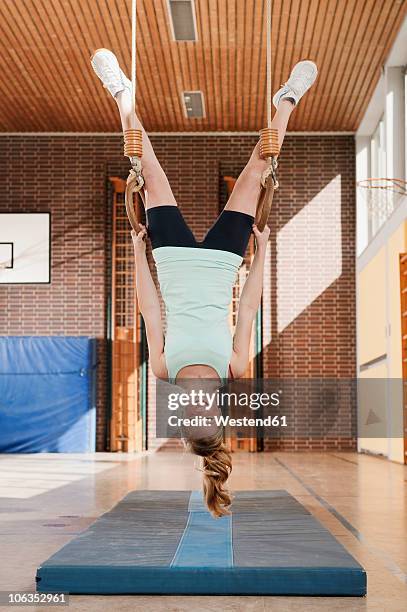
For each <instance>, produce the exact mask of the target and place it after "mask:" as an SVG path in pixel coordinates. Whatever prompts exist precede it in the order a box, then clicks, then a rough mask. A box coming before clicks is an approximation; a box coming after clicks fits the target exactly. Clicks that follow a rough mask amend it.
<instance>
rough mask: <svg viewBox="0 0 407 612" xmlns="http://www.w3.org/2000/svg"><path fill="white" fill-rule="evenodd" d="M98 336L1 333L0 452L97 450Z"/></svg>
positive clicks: (76, 451) (74, 451)
mask: <svg viewBox="0 0 407 612" xmlns="http://www.w3.org/2000/svg"><path fill="white" fill-rule="evenodd" d="M96 367H97V365H96V340H95V339H94V338H88V337H67V336H50V337H49V336H7V337H4V336H3V337H0V431H1V436H0V453H38V452H49V453H52V452H61V453H80V452H92V451H94V450H95V426H96Z"/></svg>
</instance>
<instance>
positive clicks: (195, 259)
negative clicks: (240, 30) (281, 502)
mask: <svg viewBox="0 0 407 612" xmlns="http://www.w3.org/2000/svg"><path fill="white" fill-rule="evenodd" d="M92 66H93V69H94V70H95V72H96V74H97V76H98V77H99V78H100V79H101V81H102V82H103V85H104V87H105V88H106V89H107V90H108V91H109V92H110V93H111V95H112V96H113V98H114V99H115V100H116V103H117V106H118V108H119V112H120V117H121V122H122V127H123V130H127V129H129V128H138V129H141V130H142V134H143V156H142V160H141V161H142V168H143V177H144V181H145V185H144V188H145V205H146V218H147V227H144V226H141V231H140V232H138V233H137V234H136V233H135V232H132V238H133V243H134V254H135V260H136V288H137V298H138V303H139V307H140V311H141V313H142V315H143V317H144V322H145V326H146V332H147V341H148V347H149V355H150V362H151V368H152V370H153V373H154V374H155V376H157V377H158V378H160V379H164V380H168V381H170V382H173V383H177V384H181V381H187V380H188V379H195V380H196V379H215V380H218V381H219V385H221V384H223V383H225V382H226V381H227V380H228V378H239V377H240V376H242V375H243V374H244V372H245V370H246V368H247V365H248V362H249V347H250V336H251V331H252V324H253V320H254V318H255V316H256V312H257V310H258V307H259V305H260V299H261V294H262V282H263V268H264V261H265V254H266V245H267V240H268V237H269V233H270V230H269V228H268V227H267V225H266V227H265V228H264V230H263V231H262V232H260V231H259V230H258V228H257V227H256V225H255V224H254V219H255V214H256V206H257V201H258V197H259V193H260V189H261V183H260V181H261V176H262V173H263V172H264V170H265V169H266V166H267V162H266V161H265V160H264V159H262V158H261V157H260V155H259V143H257V145H256V146H255V148H254V150H253V152H252V154H251V157H250V159H249V161H248V163H247V165H246V166H245V168H244V169H243V171H242V173H241V174H240V176H239V178H238V180H237V181H236V184H235V186H234V189H233V192H232V194H231V196H230V198H229V200H228V202H227V204H226V206H225V208H224V209H223V211H222V212H221V214H220V215H219V216H218V218H217V219H216V221H215V223H214V224H213V225H212V227H211V228H210V229H209V231H208V232H207V234H206V236H205V238H204V239H203V240H202V242H198V241H197V240H196V239H195V237H194V235H193V233H192V232H191V230H190V228H189V227H188V225H187V224H186V222H185V220H184V218H183V216H182V214H181V212H180V209H179V208H178V205H177V202H176V200H175V197H174V194H173V193H172V191H171V187H170V185H169V182H168V179H167V177H166V175H165V173H164V171H163V169H162V167H161V165H160V163H159V161H158V159H157V157H156V156H155V153H154V150H153V147H152V145H151V142H150V139H149V138H148V136H147V134H146V132H145V130H144V129H143V126H142V125H141V123H140V121H139V119H138V117H137V116H136V117H135V116H134V114H133V111H132V108H133V107H132V86H131V82H130V81H129V79H128V78H127V77H126V76H125V75H124V73H123V72H122V70H121V69H120V66H119V63H118V61H117V58H116V56H115V55H114V54H113V53H112V52H111V51H108V50H107V49H99V50H98V51H96V52H95V54H94V55H93V57H92ZM316 76H317V68H316V66H315V64H314V63H313V62H311V61H302V62H299V63H298V64H296V65H295V66H294V68H293V70H292V72H291V75H290V78H289V79H288V81H287V83H285V85H283V86H282V87H281V89H279V90H278V91H277V93H276V94H275V95H274V98H273V103H274V106H275V107H276V109H277V112H276V113H275V115H274V118H273V121H272V124H271V127H272V128H275V129H277V130H278V139H279V147H280V148H281V145H282V144H283V140H284V136H285V133H286V129H287V124H288V120H289V118H290V115H291V113H292V111H293V110H294V108H295V106H296V105H297V104H298V102H299V100H300V98H301V97H302V96H303V95H304V94H305V92H306V91H307V90H308V89H309V88H310V87H311V85H312V84H313V83H314V81H315V79H316ZM251 232H253V233H254V235H255V238H256V253H255V256H254V259H253V263H252V266H251V269H250V273H249V275H248V277H247V280H246V283H245V285H244V288H243V291H242V295H241V298H240V304H239V310H238V319H237V325H236V330H235V334H234V337H233V338H232V336H231V331H230V327H229V306H230V302H231V298H232V288H233V285H234V283H235V281H236V276H237V272H238V269H239V267H240V265H241V264H242V261H243V257H244V254H245V251H246V247H247V244H248V241H249V238H250V234H251ZM147 237H149V238H150V240H151V245H152V253H153V257H154V260H155V264H156V267H157V274H158V280H159V283H160V289H161V293H162V297H163V299H164V302H165V307H166V316H167V330H166V333H165V335H164V332H163V323H162V320H161V309H160V302H159V298H158V295H157V291H156V288H155V284H154V281H153V279H152V276H151V273H150V269H149V266H148V263H147V258H146V239H147ZM186 444H187V446H188V447H189V449H190V450H191V451H192V453H194V454H196V455H200V456H201V457H203V469H202V471H203V486H204V496H205V500H206V504H207V506H208V508H209V510H210V511H211V512H212V514H214V515H215V516H222V515H224V514H228V513H229V510H228V508H229V506H230V504H231V496H230V494H229V492H228V491H227V490H226V489H225V488H224V484H225V482H226V480H227V478H228V476H229V474H230V472H231V469H232V463H231V455H230V452H229V450H228V449H227V447H226V446H225V444H224V442H223V434H222V431H221V430H219V429H217V428H216V427H211V428H209V430H208V429H207V430H206V431H205V432H203V433H202V435H198V436H197V435H194V436H191V437H190V438H189V439H188V440H187V441H186Z"/></svg>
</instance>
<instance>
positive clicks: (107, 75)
mask: <svg viewBox="0 0 407 612" xmlns="http://www.w3.org/2000/svg"><path fill="white" fill-rule="evenodd" d="M90 59H91V64H92V68H93V70H94V71H95V72H96V74H97V75H98V77H99V79H100V80H101V81H102V83H103V87H105V88H106V89H107V90H108V91H109V92H110V93H111V94H112V96H113V98H115V97H116V96H117V94H118V93H120V92H121V91H123V90H124V89H130V92H131V89H132V87H131V81H130V80H129V79H128V78H127V77H126V75H125V74H124V72H123V71H122V70H121V69H120V66H119V62H118V61H117V57H116V56H115V54H114V53H112V51H109V49H98V50H97V51H95V53H94V54H93V55H92V57H91V58H90Z"/></svg>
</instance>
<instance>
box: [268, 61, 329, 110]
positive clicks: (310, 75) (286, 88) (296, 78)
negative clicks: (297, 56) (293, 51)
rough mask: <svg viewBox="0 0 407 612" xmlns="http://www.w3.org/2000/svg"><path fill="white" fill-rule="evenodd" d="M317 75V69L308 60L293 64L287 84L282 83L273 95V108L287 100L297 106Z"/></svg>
mask: <svg viewBox="0 0 407 612" xmlns="http://www.w3.org/2000/svg"><path fill="white" fill-rule="evenodd" d="M317 74H318V69H317V67H316V65H315V64H314V62H311V61H310V60H303V61H302V62H298V64H295V66H294V68H293V69H292V71H291V74H290V78H289V79H288V81H287V83H284V85H283V86H282V87H281V89H279V90H278V92H277V93H276V94H274V97H273V104H274V106H275V107H276V108H277V107H278V105H279V104H280V102H281V100H286V99H287V98H290V99H291V100H292V101H293V102H294V105H297V104H298V102H299V100H300V99H301V98H302V96H303V95H304V94H305V92H306V91H308V89H309V88H310V87H311V85H312V84H313V83H314V82H315V79H316V78H317Z"/></svg>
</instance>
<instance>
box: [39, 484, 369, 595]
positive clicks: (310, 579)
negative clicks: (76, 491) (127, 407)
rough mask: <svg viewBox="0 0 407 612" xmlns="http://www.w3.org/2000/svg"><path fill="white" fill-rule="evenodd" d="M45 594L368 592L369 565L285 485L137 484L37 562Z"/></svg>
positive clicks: (325, 593) (317, 593) (308, 593)
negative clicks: (211, 507) (168, 487)
mask: <svg viewBox="0 0 407 612" xmlns="http://www.w3.org/2000/svg"><path fill="white" fill-rule="evenodd" d="M36 580H37V590H38V591H39V592H42V593H45V592H52V591H53V592H59V591H64V592H69V593H88V594H96V593H98V594H113V593H116V594H131V593H138V594H180V595H181V594H187V595H189V594H190V595H192V594H218V595H221V594H222V595H231V594H241V595H253V594H259V595H261V594H264V595H352V596H362V595H365V594H366V574H365V571H364V569H363V568H362V567H361V566H360V565H359V563H357V562H356V561H355V559H354V558H353V557H352V556H351V555H350V554H349V553H348V552H347V551H346V550H345V548H344V547H343V546H342V545H341V544H340V543H339V542H338V541H337V540H336V539H335V538H334V537H333V536H332V535H331V534H330V533H329V531H327V529H325V527H323V526H322V525H321V524H320V523H319V522H318V521H317V520H316V519H315V518H314V517H313V516H312V515H311V514H310V513H309V512H308V511H307V510H306V509H305V508H304V507H303V506H302V505H301V504H300V503H299V502H298V501H297V500H296V499H295V498H294V497H292V496H291V495H290V494H289V493H287V491H239V492H237V493H236V495H235V499H234V502H233V514H232V515H231V516H227V517H222V518H220V519H214V518H212V517H211V515H210V514H209V513H208V512H207V510H206V508H205V507H204V504H203V501H202V496H201V493H198V492H192V493H190V492H189V491H133V492H132V493H129V494H128V495H127V496H126V497H125V498H124V499H123V500H122V501H121V502H120V503H119V504H117V506H115V507H114V508H113V509H112V510H111V511H110V512H107V513H106V514H104V515H103V516H101V517H100V518H99V519H97V520H96V521H95V522H94V523H93V525H91V526H90V527H89V528H88V529H87V530H86V531H84V532H83V533H82V534H80V535H79V536H78V537H76V538H75V539H74V540H72V541H71V542H69V543H68V544H67V545H66V546H64V547H63V548H62V549H61V550H60V551H58V552H57V553H55V554H54V555H52V557H50V558H49V559H48V560H47V561H46V562H45V563H44V564H43V565H42V566H41V567H40V568H39V569H38V570H37V577H36Z"/></svg>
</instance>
